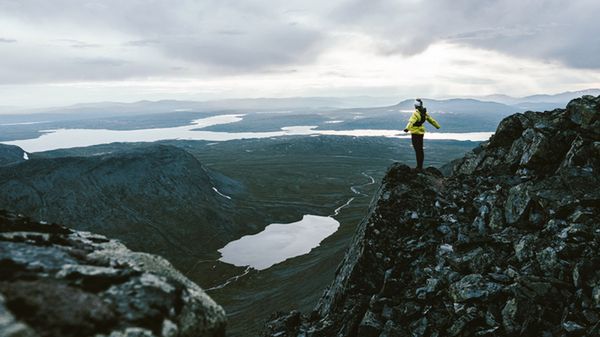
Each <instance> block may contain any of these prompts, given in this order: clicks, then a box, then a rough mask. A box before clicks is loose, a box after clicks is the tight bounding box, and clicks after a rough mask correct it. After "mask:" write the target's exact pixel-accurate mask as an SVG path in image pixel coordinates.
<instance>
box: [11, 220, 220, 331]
mask: <svg viewBox="0 0 600 337" xmlns="http://www.w3.org/2000/svg"><path fill="white" fill-rule="evenodd" d="M0 336H3V337H4V336H6V337H17V336H19V337H34V336H41V337H44V336H61V337H63V336H64V337H69V336H73V337H82V336H95V337H103V336H105V337H106V336H110V337H121V336H122V337H125V336H127V337H137V336H139V337H142V336H143V337H152V336H162V337H174V336H190V337H191V336H194V337H195V336H215V337H216V336H225V313H224V311H223V309H222V308H221V307H220V306H219V305H217V304H216V303H215V302H213V300H212V299H211V298H210V297H208V295H206V294H205V293H204V291H203V290H202V289H200V287H198V286H197V285H196V284H195V283H193V282H191V281H190V280H188V279H187V278H185V277H184V276H183V275H182V274H180V273H179V272H178V271H176V270H175V269H174V268H173V267H172V266H171V264H170V263H169V262H167V261H166V260H165V259H163V258H161V257H158V256H155V255H150V254H145V253H138V252H132V251H130V250H128V249H127V248H126V247H125V246H124V245H122V244H121V243H119V242H117V241H114V240H109V239H107V238H106V237H104V236H101V235H96V234H91V233H88V232H78V231H72V230H70V229H68V228H66V227H62V226H59V225H48V224H41V223H37V222H34V221H32V220H30V219H28V218H24V217H21V216H17V215H15V214H12V213H7V212H4V211H0Z"/></svg>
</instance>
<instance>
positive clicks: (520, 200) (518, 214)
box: [504, 183, 531, 225]
mask: <svg viewBox="0 0 600 337" xmlns="http://www.w3.org/2000/svg"><path fill="white" fill-rule="evenodd" d="M529 187H530V184H528V183H523V184H520V185H517V186H515V187H513V188H511V189H510V191H509V192H508V198H507V199H506V203H505V204H504V218H505V219H506V222H507V223H508V224H511V225H512V224H515V223H517V222H519V221H522V220H523V219H526V216H527V211H528V210H529V207H530V204H531V196H530V195H529V192H528V189H529Z"/></svg>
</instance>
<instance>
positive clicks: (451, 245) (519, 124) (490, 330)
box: [265, 96, 600, 337]
mask: <svg viewBox="0 0 600 337" xmlns="http://www.w3.org/2000/svg"><path fill="white" fill-rule="evenodd" d="M599 170H600V97H592V96H584V97H582V98H579V99H575V100H573V101H571V102H570V103H569V104H568V106H567V108H566V109H557V110H554V111H548V112H543V113H540V112H526V113H524V114H516V115H512V116H510V117H507V118H506V119H504V120H503V121H502V122H501V124H500V125H499V127H498V129H497V131H496V133H495V135H494V136H493V137H492V138H491V139H490V140H489V141H488V142H485V143H483V144H482V145H481V146H480V147H478V148H476V149H475V150H473V151H472V152H471V153H469V154H467V155H466V156H465V157H464V158H462V159H460V160H457V161H455V162H453V163H451V164H450V165H448V166H447V167H445V171H446V172H448V173H449V174H450V176H448V177H444V176H442V174H441V173H440V172H439V171H437V170H436V169H433V168H429V169H427V170H426V171H424V172H417V171H415V170H413V169H411V168H409V167H407V166H405V165H402V164H395V165H393V166H392V167H391V168H390V169H389V171H388V173H387V175H386V176H385V178H384V179H383V182H382V185H381V187H380V189H379V191H378V193H377V195H376V196H375V198H374V200H373V202H372V206H371V209H370V211H369V214H368V215H367V216H366V217H365V219H364V220H363V221H362V222H361V223H360V225H359V226H358V228H357V233H356V235H355V237H354V240H353V242H352V244H351V246H350V248H349V249H348V251H347V253H346V255H345V257H344V259H343V261H342V263H341V264H340V266H339V268H338V270H337V272H336V276H335V279H334V281H333V282H332V283H331V285H330V286H329V287H328V289H327V290H326V291H325V292H324V294H323V296H322V298H321V300H320V302H319V303H318V305H317V306H316V308H315V309H314V311H313V312H312V313H308V314H306V315H302V314H300V313H298V312H291V313H279V314H277V315H275V316H274V317H273V320H272V321H271V322H270V323H269V324H268V326H267V331H266V333H265V335H266V336H272V337H276V336H277V337H282V336H304V337H309V336H313V337H316V336H360V337H371V336H373V337H376V336H379V337H392V336H402V337H403V336H410V337H440V336H451V337H454V336H461V337H466V336H539V337H558V336H600V175H599V173H600V172H599Z"/></svg>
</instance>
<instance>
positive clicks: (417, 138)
mask: <svg viewBox="0 0 600 337" xmlns="http://www.w3.org/2000/svg"><path fill="white" fill-rule="evenodd" d="M425 121H427V122H429V123H430V124H431V125H433V126H435V128H436V129H439V128H440V127H441V126H440V124H439V123H438V122H436V121H435V119H433V118H432V117H431V116H429V114H427V109H426V108H425V107H424V106H423V101H422V100H421V99H420V98H417V99H416V100H415V112H413V114H412V115H411V116H410V118H409V119H408V124H406V128H405V129H404V132H410V135H411V139H412V146H413V148H414V149H415V155H416V156H417V170H422V169H423V161H424V160H425V153H424V152H423V137H424V136H425V126H424V125H423V124H425Z"/></svg>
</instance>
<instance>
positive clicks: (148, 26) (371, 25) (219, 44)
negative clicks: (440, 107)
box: [0, 0, 600, 83]
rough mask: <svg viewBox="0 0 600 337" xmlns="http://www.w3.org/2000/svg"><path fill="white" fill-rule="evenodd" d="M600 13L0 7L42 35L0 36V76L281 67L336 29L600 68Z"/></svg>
mask: <svg viewBox="0 0 600 337" xmlns="http://www.w3.org/2000/svg"><path fill="white" fill-rule="evenodd" d="M599 11H600V2H597V0H577V1H570V2H565V1H561V0H531V1H522V0H504V1H496V0H455V1H447V0H428V1H417V0H371V1H364V0H331V1H328V2H323V1H320V0H303V1H301V0H289V1H285V2H273V1H268V0H246V1H237V0H202V1H198V0H176V1H169V0H155V1H152V2H148V1H146V0H128V1H121V0H104V1H92V0H54V1H46V0H20V1H0V21H2V20H3V18H9V19H11V21H13V22H20V23H22V24H23V25H27V26H28V27H29V28H30V29H31V30H32V31H40V32H43V36H45V37H48V38H49V41H47V42H40V41H37V42H32V41H28V43H29V44H28V45H27V46H25V43H12V44H11V43H9V42H16V40H13V39H8V38H0V42H2V43H6V44H4V46H3V47H2V48H3V52H2V53H1V54H0V62H1V63H2V64H3V65H6V66H4V67H3V68H4V69H0V81H2V83H15V82H19V83H22V82H27V81H52V80H54V81H68V80H73V79H78V80H79V79H82V80H96V79H125V78H136V77H143V78H145V77H149V76H161V75H176V76H181V75H182V73H183V75H185V76H196V77H198V76H204V75H218V74H238V73H253V72H261V73H273V72H281V71H283V72H285V71H287V70H288V69H294V68H296V67H297V66H301V65H303V64H310V63H311V62H313V61H314V60H316V59H317V58H318V57H319V55H321V54H322V53H323V52H324V51H326V50H329V49H331V48H335V47H336V40H335V39H336V38H335V36H336V34H334V33H340V32H342V33H348V32H355V33H360V34H365V35H368V36H370V37H372V38H373V39H374V41H377V50H376V51H377V52H379V53H381V54H382V55H393V54H403V55H416V54H419V53H421V52H422V51H424V50H425V49H426V48H427V47H428V46H430V45H431V44H433V43H436V42H440V41H446V42H450V43H457V44H463V45H467V46H472V47H476V48H484V49H489V50H496V51H500V52H502V53H506V54H510V55H516V56H519V57H528V58H535V59H542V60H550V61H560V62H563V63H564V64H566V65H568V66H571V67H578V68H600V57H597V55H600V20H597V19H596V13H598V12H599ZM5 21H8V20H5ZM55 27H62V29H55ZM65 28H69V29H71V31H73V34H72V36H65V34H68V33H65V32H68V31H69V30H68V29H65ZM15 29H18V28H15ZM11 36H12V35H11ZM15 37H16V38H18V39H19V42H21V40H22V39H21V38H20V36H15ZM52 41H54V42H52ZM34 43H38V45H36V46H33V45H32V44H34ZM53 43H57V44H58V46H59V47H60V46H63V47H64V44H65V43H66V44H67V46H69V47H71V48H61V49H60V50H58V51H57V50H56V46H54V45H53ZM64 49H69V50H64ZM24 55H31V56H24ZM41 64H44V65H46V66H41ZM90 64H93V65H94V67H95V68H96V69H90V68H91V67H89V65H90ZM86 65H87V67H86ZM50 67H53V68H52V69H49V68H50ZM116 68H118V70H116ZM13 69H20V70H21V71H20V72H16V71H13ZM23 69H26V70H23ZM182 70H185V71H182ZM29 72H30V73H29Z"/></svg>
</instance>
